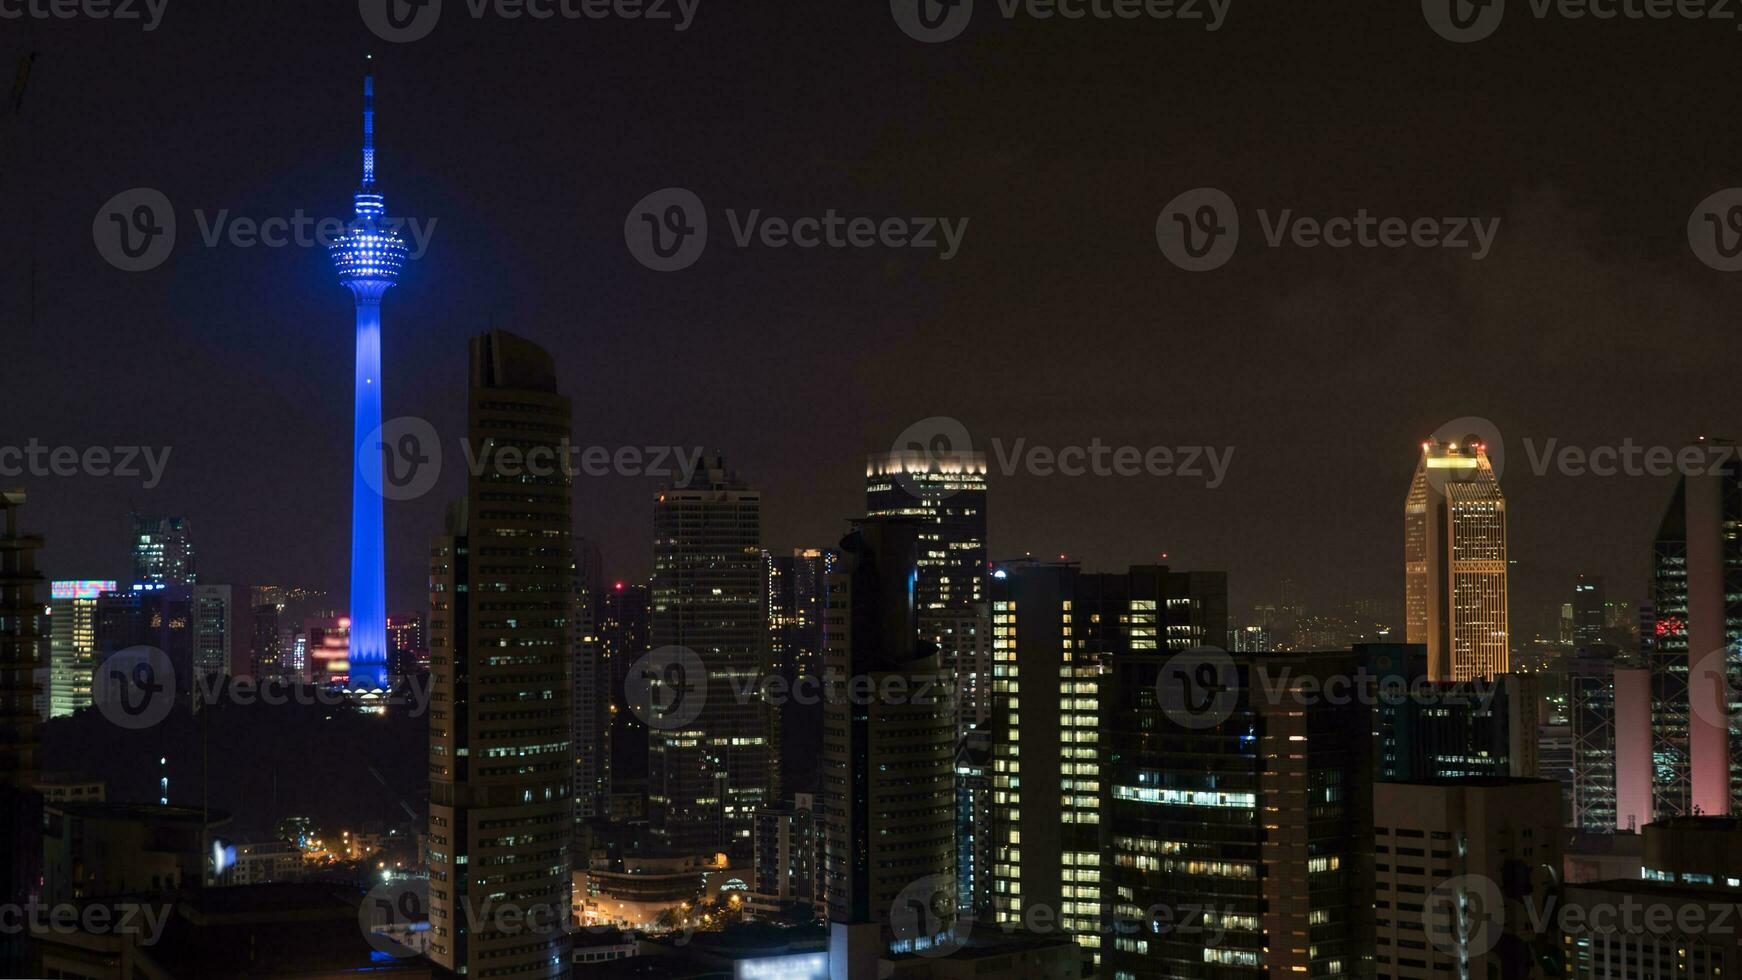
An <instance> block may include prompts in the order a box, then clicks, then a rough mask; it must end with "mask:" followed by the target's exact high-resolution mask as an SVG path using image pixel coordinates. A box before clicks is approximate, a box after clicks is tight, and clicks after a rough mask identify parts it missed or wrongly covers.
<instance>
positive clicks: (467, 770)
mask: <svg viewBox="0 0 1742 980" xmlns="http://www.w3.org/2000/svg"><path fill="white" fill-rule="evenodd" d="M568 436H569V400H568V399H567V398H566V397H564V396H563V395H562V394H561V393H560V392H559V391H558V388H557V383H556V366H555V364H554V363H553V361H552V360H551V357H550V355H549V354H547V353H545V352H544V351H543V350H542V349H540V348H539V347H538V346H536V345H534V344H532V343H531V342H529V341H526V340H523V339H521V338H519V337H516V336H514V335H513V334H509V333H505V332H503V331H500V330H495V331H491V332H490V333H487V334H484V335H482V336H480V337H475V338H473V340H472V346H471V393H470V404H469V409H468V413H467V425H466V438H467V441H468V442H469V443H470V446H471V451H472V453H473V454H474V456H475V458H476V459H478V460H479V462H480V465H479V466H478V467H477V469H476V472H474V473H473V474H471V475H470V476H469V478H468V482H467V490H466V499H465V501H464V502H463V503H460V504H456V505H455V506H454V507H453V508H452V510H451V511H450V514H449V519H448V533H447V535H446V536H445V537H443V538H441V539H438V540H437V542H436V544H435V546H434V548H433V549H432V552H431V568H430V588H431V594H430V616H429V622H430V640H431V656H430V665H431V671H430V672H431V679H432V682H433V683H432V690H431V704H432V708H431V710H430V723H429V724H430V755H429V763H430V828H429V863H430V927H431V936H430V946H429V956H430V958H431V959H432V960H433V961H434V962H436V963H437V964H439V965H440V966H441V967H442V968H444V969H446V970H450V971H453V972H455V973H462V974H467V975H470V976H474V977H480V976H491V977H563V976H567V975H568V972H569V964H568V962H567V960H568V945H569V944H568V940H567V938H566V928H567V923H568V919H569V902H570V892H571V881H572V879H571V871H570V861H571V856H570V851H571V846H572V844H571V842H572V840H573V834H574V800H573V798H572V795H571V794H572V789H573V786H574V771H575V765H574V757H573V746H572V731H573V725H574V718H573V715H572V713H571V711H572V709H571V705H570V703H569V699H570V693H571V684H572V676H571V671H572V669H573V663H572V654H571V643H572V642H573V626H572V623H571V622H570V617H571V616H572V610H573V603H574V584H573V576H574V565H573V562H574V554H573V551H572V547H573V545H572V542H571V540H570V535H571V504H570V499H569V498H570V478H569V476H568V474H567V473H565V472H564V471H562V470H561V469H560V468H553V469H552V471H551V472H549V473H547V474H545V475H532V474H527V473H523V472H522V471H521V469H520V468H519V467H507V466H503V465H500V464H499V462H498V461H499V460H501V459H504V458H509V457H513V458H517V459H525V458H526V453H527V452H529V451H538V452H559V451H560V447H561V445H562V443H563V442H564V441H565V440H566V439H567V438H568ZM491 905H496V906H507V907H512V908H515V909H517V910H519V913H520V914H522V915H525V916H526V917H527V920H528V925H527V926H526V927H525V928H520V929H515V928H512V925H513V923H512V922H509V921H506V920H504V919H503V918H501V917H499V916H493V915H490V914H487V909H488V908H489V907H490V906H491Z"/></svg>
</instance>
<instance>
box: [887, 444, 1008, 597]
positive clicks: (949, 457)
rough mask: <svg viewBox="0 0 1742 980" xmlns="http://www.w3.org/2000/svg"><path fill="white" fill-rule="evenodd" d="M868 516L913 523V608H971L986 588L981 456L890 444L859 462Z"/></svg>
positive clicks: (984, 459)
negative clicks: (916, 539) (916, 536)
mask: <svg viewBox="0 0 1742 980" xmlns="http://www.w3.org/2000/svg"><path fill="white" fill-rule="evenodd" d="M865 511H866V516H868V517H910V518H914V519H916V520H918V521H919V522H920V554H919V583H918V586H917V588H916V594H917V596H918V603H919V614H920V615H921V616H922V617H923V616H924V615H925V614H926V613H928V612H930V611H932V610H937V609H972V608H974V606H975V605H977V604H979V603H983V602H985V601H986V599H985V589H986V454H985V453H978V452H953V453H943V454H939V453H933V452H926V451H922V450H896V451H895V452H890V453H882V454H878V455H873V456H871V457H870V458H869V460H868V461H867V463H866V467H865Z"/></svg>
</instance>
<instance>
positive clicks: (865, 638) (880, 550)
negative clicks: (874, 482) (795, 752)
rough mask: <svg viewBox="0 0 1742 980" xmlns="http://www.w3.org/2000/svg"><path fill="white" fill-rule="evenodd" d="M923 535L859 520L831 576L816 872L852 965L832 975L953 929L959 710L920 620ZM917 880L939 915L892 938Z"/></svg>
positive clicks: (896, 521)
mask: <svg viewBox="0 0 1742 980" xmlns="http://www.w3.org/2000/svg"><path fill="white" fill-rule="evenodd" d="M922 533H923V532H922V525H921V524H919V523H918V522H916V521H913V520H911V519H901V518H888V517H884V518H868V519H866V520H865V521H863V522H861V523H860V524H859V525H858V527H857V528H855V530H854V531H853V533H851V534H849V535H848V536H847V537H846V538H845V539H843V540H842V542H841V563H840V566H839V569H840V570H839V571H837V572H836V573H835V574H833V575H831V576H830V577H829V604H828V612H827V626H826V630H827V636H828V653H827V656H826V658H825V659H826V666H825V671H826V675H827V676H829V677H832V678H841V679H842V680H841V682H840V683H839V684H837V685H832V686H831V690H830V691H829V693H828V694H827V695H826V696H825V699H824V702H825V706H824V709H823V741H822V756H823V800H824V804H825V807H824V809H825V812H826V817H825V821H824V823H825V827H826V841H825V848H826V859H825V865H826V868H825V875H824V877H825V881H826V891H827V893H828V906H829V921H830V923H831V924H832V928H833V929H834V937H835V938H834V939H832V940H831V944H830V945H831V949H830V955H831V957H838V958H840V959H841V960H842V961H843V962H845V963H847V964H850V966H849V967H848V968H846V969H845V970H831V971H830V975H831V976H855V977H856V976H860V975H861V973H862V972H863V971H864V970H865V965H864V964H865V963H866V962H867V958H874V957H875V955H878V954H880V953H881V952H882V951H884V950H890V951H893V952H898V953H899V952H914V951H918V950H923V949H927V948H930V947H931V946H932V945H934V944H936V943H939V942H947V941H949V934H951V933H953V931H954V915H953V910H954V907H955V902H956V896H955V888H956V881H955V861H956V855H955V843H956V842H955V809H956V803H955V797H956V794H955V765H954V761H955V760H954V747H955V718H954V712H953V710H952V708H951V704H950V684H949V677H948V675H947V674H945V673H944V670H943V663H942V661H941V660H940V659H939V657H938V654H937V650H936V649H935V648H934V647H933V646H932V645H931V644H930V643H929V642H927V641H925V640H922V639H920V638H919V633H918V629H917V618H918V609H917V608H916V596H915V589H914V582H915V579H916V574H915V573H916V569H917V567H918V559H919V553H920V551H921V548H922V544H921V537H922ZM847 678H851V679H852V680H851V681H850V682H849V681H847V680H846V679H847ZM892 694H893V696H892ZM916 886H918V887H919V889H920V898H921V900H922V901H926V902H928V903H932V904H931V908H932V911H933V912H934V913H936V916H935V917H933V916H929V915H922V916H919V917H918V920H919V922H920V923H922V924H923V925H924V926H925V927H927V930H929V931H927V930H919V931H914V930H909V934H907V935H901V934H899V933H898V932H897V931H895V922H894V919H893V918H892V915H893V913H895V912H896V911H898V910H897V909H896V905H897V900H898V899H899V898H901V897H902V896H904V895H913V894H914V892H913V891H912V889H914V888H915V887H916ZM940 896H941V897H942V898H943V899H944V900H943V901H937V899H938V898H939V897H940ZM899 911H906V910H905V909H903V910H899ZM836 947H839V948H838V949H837V948H836ZM864 975H867V976H869V975H872V974H870V973H865V974H864Z"/></svg>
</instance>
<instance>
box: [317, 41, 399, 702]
mask: <svg viewBox="0 0 1742 980" xmlns="http://www.w3.org/2000/svg"><path fill="white" fill-rule="evenodd" d="M352 201H353V203H354V208H355V217H353V218H352V220H351V224H350V227H349V228H347V229H346V231H345V233H344V234H343V235H341V236H339V237H338V238H337V239H335V240H334V241H333V244H332V257H333V267H334V269H336V270H337V271H338V274H339V282H340V284H341V285H343V286H344V287H345V288H346V289H349V290H350V291H351V298H352V300H353V301H354V303H355V306H356V314H357V384H356V399H355V405H356V415H355V420H354V425H353V427H352V438H351V462H352V467H353V469H352V474H351V652H350V680H349V686H350V687H351V688H353V689H360V690H378V689H381V688H385V687H387V571H386V558H385V555H384V548H385V544H384V539H383V534H384V531H383V524H382V521H383V511H382V497H381V489H382V483H381V481H382V477H383V469H384V467H383V463H384V459H383V456H382V453H383V451H384V447H382V446H380V445H372V444H371V443H372V442H375V441H378V440H379V438H380V431H381V384H382V375H381V297H382V296H383V295H384V294H385V293H386V292H387V290H388V289H389V288H390V287H392V286H393V284H394V283H396V282H398V281H399V270H400V269H401V268H402V267H403V266H404V265H405V257H406V247H405V242H404V240H403V239H402V238H401V237H400V234H399V231H398V229H397V227H396V226H395V224H394V223H393V222H391V221H390V220H388V219H387V217H386V214H387V200H386V198H384V197H383V196H382V195H381V192H380V191H378V190H376V188H375V76H374V74H373V73H371V74H368V75H365V76H364V78H363V183H362V185H361V186H360V187H358V188H357V193H356V194H355V195H353V196H352Z"/></svg>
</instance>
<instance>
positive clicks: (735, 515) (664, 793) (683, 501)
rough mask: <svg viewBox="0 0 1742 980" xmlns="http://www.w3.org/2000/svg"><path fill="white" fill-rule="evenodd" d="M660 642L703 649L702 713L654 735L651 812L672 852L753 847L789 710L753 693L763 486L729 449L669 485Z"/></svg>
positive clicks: (763, 646)
mask: <svg viewBox="0 0 1742 980" xmlns="http://www.w3.org/2000/svg"><path fill="white" fill-rule="evenodd" d="M653 531H654V546H653V583H652V590H651V591H652V596H653V624H652V646H653V648H654V649H656V650H657V649H660V648H662V647H684V648H687V649H689V650H692V651H694V653H695V655H696V656H697V657H698V658H699V659H700V660H701V663H702V666H703V667H704V668H706V671H707V681H706V683H707V685H708V686H707V694H706V697H705V699H704V701H703V702H702V709H701V712H700V713H699V714H698V715H696V717H695V718H693V719H692V720H691V721H690V723H689V724H687V725H680V726H676V727H667V728H660V727H658V726H654V727H653V728H651V729H650V730H649V732H648V749H647V758H648V761H647V779H648V800H647V803H648V817H649V818H650V821H651V823H652V831H653V839H654V841H655V842H656V845H657V846H658V848H659V849H660V850H662V851H664V852H665V853H667V854H672V855H685V854H688V855H696V854H714V853H716V852H719V851H721V850H724V851H726V852H727V853H729V854H732V855H734V856H747V855H748V854H749V853H750V849H751V843H752V841H751V815H752V814H753V813H755V811H756V810H758V809H760V808H762V807H764V806H767V805H769V804H771V803H773V802H774V801H775V799H776V798H777V793H776V789H777V787H776V786H775V781H776V775H777V774H776V765H777V763H778V762H779V759H780V746H779V736H780V728H779V716H778V714H777V713H776V711H775V708H774V706H773V705H771V704H770V703H769V701H767V700H766V699H764V698H763V697H761V696H760V695H759V694H758V693H755V692H753V693H752V694H751V695H750V696H748V697H743V696H740V695H739V693H738V692H739V691H744V690H751V689H754V688H755V687H756V685H757V684H759V683H760V682H761V679H762V678H765V677H767V676H768V671H769V663H768V619H767V617H768V609H767V605H766V602H765V599H764V595H763V586H762V574H763V568H762V492H761V491H760V490H757V489H755V488H753V487H751V486H750V485H749V484H748V483H746V482H744V481H743V480H741V479H739V478H738V474H737V473H736V472H734V471H733V470H731V469H729V468H728V467H727V466H726V462H725V459H724V457H722V456H720V455H719V454H713V455H710V456H708V457H706V458H704V459H703V460H702V461H701V464H700V466H698V467H697V468H696V470H695V472H694V473H692V474H690V476H689V477H688V478H687V479H684V480H680V481H677V482H675V483H673V484H672V485H670V486H668V487H665V488H664V489H662V490H660V491H659V495H658V500H657V501H656V503H655V506H654V516H653Z"/></svg>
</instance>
